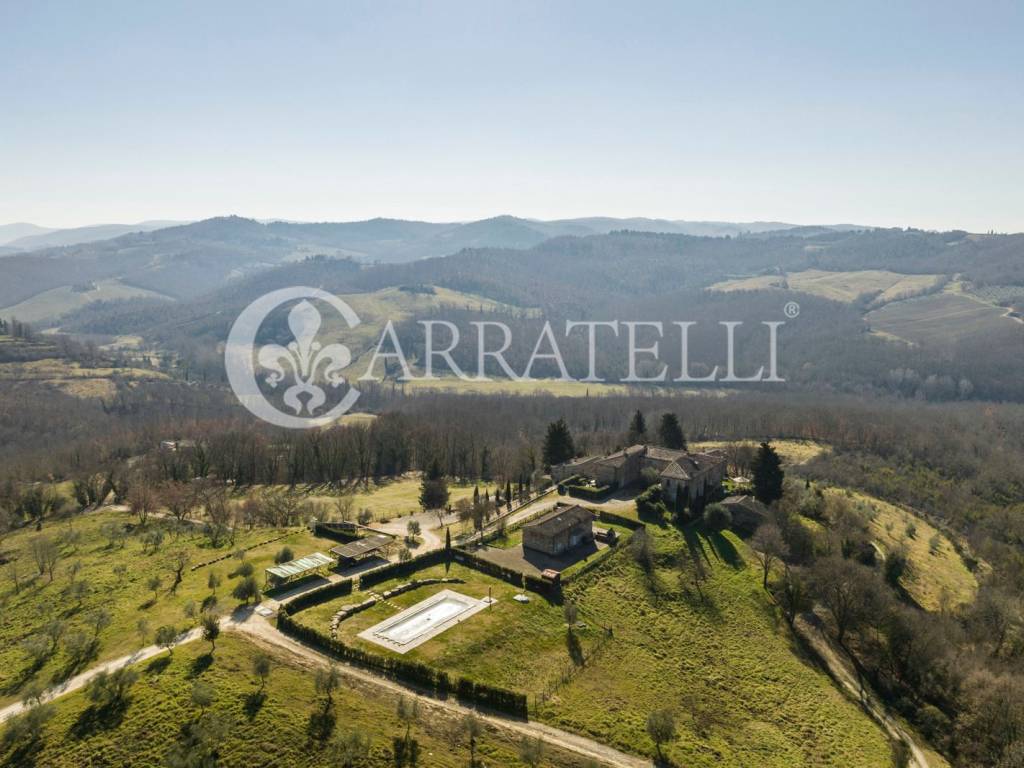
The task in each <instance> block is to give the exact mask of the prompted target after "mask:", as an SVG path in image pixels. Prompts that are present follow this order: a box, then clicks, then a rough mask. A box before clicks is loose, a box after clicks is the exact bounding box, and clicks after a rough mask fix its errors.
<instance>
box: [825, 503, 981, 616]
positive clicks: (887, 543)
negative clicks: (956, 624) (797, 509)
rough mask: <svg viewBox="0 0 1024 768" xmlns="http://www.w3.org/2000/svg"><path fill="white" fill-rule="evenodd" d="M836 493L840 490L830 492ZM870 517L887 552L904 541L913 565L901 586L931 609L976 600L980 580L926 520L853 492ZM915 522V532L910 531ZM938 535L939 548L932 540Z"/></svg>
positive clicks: (936, 539)
mask: <svg viewBox="0 0 1024 768" xmlns="http://www.w3.org/2000/svg"><path fill="white" fill-rule="evenodd" d="M831 492H833V493H837V492H838V491H835V490H833V491H831ZM850 494H851V498H852V500H853V501H855V502H857V503H859V504H860V505H862V506H863V507H864V508H865V511H866V512H867V513H868V517H869V518H870V520H871V535H872V536H873V537H874V538H875V540H876V541H877V542H878V544H879V545H880V546H881V547H882V549H883V550H884V551H886V552H888V551H890V550H892V549H893V548H895V547H897V546H900V545H901V544H902V545H903V546H905V547H906V548H907V556H908V561H909V564H910V567H909V568H908V570H907V572H906V573H905V574H904V575H903V576H902V578H901V579H900V584H901V586H902V587H903V588H904V589H905V590H906V591H907V593H908V594H909V595H910V596H911V597H912V598H913V599H914V601H915V602H917V604H918V605H920V606H921V607H922V608H925V609H926V610H929V611H937V610H940V609H941V608H943V607H946V608H954V607H956V606H959V605H964V604H966V603H970V602H973V600H974V596H975V594H976V593H977V591H978V580H977V579H976V578H975V576H974V574H973V573H971V572H970V571H969V570H968V568H967V566H966V565H964V561H963V559H962V558H961V557H960V555H959V554H958V553H957V551H956V549H955V548H954V547H953V544H952V543H951V542H950V541H949V539H948V538H946V536H945V535H943V534H942V533H940V532H939V531H938V530H937V529H935V528H934V527H933V526H931V525H930V524H929V523H928V522H926V521H925V520H922V519H921V518H919V517H917V516H915V515H912V514H911V513H910V512H907V511H906V510H903V509H900V508H899V507H897V506H895V505H893V504H889V503H888V502H885V501H882V500H881V499H876V498H875V497H873V496H868V495H867V494H864V493H859V492H852V491H851V492H850ZM911 524H913V527H914V529H915V530H914V535H913V536H910V535H909V533H908V526H910V525H911ZM933 537H937V538H935V542H936V545H937V546H936V547H935V548H934V550H933V548H932V546H931V543H932V540H933Z"/></svg>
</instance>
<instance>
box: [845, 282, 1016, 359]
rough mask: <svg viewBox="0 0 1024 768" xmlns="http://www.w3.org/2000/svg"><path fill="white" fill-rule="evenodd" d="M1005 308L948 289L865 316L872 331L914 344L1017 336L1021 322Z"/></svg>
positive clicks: (934, 344) (954, 342)
mask: <svg viewBox="0 0 1024 768" xmlns="http://www.w3.org/2000/svg"><path fill="white" fill-rule="evenodd" d="M1006 312H1007V310H1006V309H1003V308H1002V307H997V306H995V305H993V304H989V303H987V302H985V301H983V300H981V299H979V298H977V297H974V296H971V295H970V294H967V293H961V292H954V291H945V292H943V293H936V294H932V295H931V296H922V297H920V298H916V299H908V300H907V301H899V302H894V303H892V304H886V305H885V306H884V307H881V308H879V309H876V310H874V311H872V312H869V313H868V314H867V315H866V316H865V319H866V320H867V322H868V323H869V324H870V326H871V329H872V330H873V331H876V332H879V333H881V334H884V335H886V336H891V337H895V338H898V339H902V340H904V341H908V342H910V343H912V344H921V345H929V346H939V345H948V344H958V343H963V342H970V341H982V340H983V341H985V342H986V343H992V342H993V338H998V337H1001V338H1017V337H1018V336H1019V333H1020V330H1021V328H1020V323H1019V322H1018V321H1016V320H1014V319H1013V318H1010V317H1007V316H1006Z"/></svg>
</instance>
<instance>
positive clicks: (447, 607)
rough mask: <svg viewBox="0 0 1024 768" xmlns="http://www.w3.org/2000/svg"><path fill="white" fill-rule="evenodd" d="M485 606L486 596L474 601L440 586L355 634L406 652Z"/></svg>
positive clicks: (486, 602) (386, 646)
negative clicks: (422, 597)
mask: <svg viewBox="0 0 1024 768" xmlns="http://www.w3.org/2000/svg"><path fill="white" fill-rule="evenodd" d="M492 602H493V601H492ZM488 605H490V603H488V598H486V597H485V598H484V599H483V600H477V599H476V598H475V597H469V596H468V595H463V594H461V593H460V592H455V591H453V590H451V589H443V590H441V591H440V592H438V593H437V594H435V595H432V596H431V597H428V598H427V599H426V600H421V601H420V602H418V603H416V605H414V606H412V607H410V608H406V609H405V610H404V611H401V612H400V613H398V614H396V615H395V616H391V617H389V618H387V619H385V620H384V621H382V622H380V623H379V624H375V625H373V626H372V627H370V628H369V629H366V630H363V631H362V632H360V633H359V635H358V637H360V638H361V639H363V640H369V641H370V642H372V643H376V644H377V645H382V646H384V647H385V648H389V649H391V650H392V651H395V652H396V653H406V652H407V651H410V650H412V649H413V648H415V647H416V646H417V645H420V644H422V643H425V642H426V641H427V640H429V639H430V638H432V637H436V636H437V635H439V634H441V633H442V632H444V631H445V630H446V629H450V628H451V627H453V626H455V625H456V624H458V623H459V622H461V621H464V620H465V619H468V618H469V617H470V616H472V615H473V614H475V613H477V612H479V611H482V610H483V609H484V608H486V607H487V606H488Z"/></svg>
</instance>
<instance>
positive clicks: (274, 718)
mask: <svg viewBox="0 0 1024 768" xmlns="http://www.w3.org/2000/svg"><path fill="white" fill-rule="evenodd" d="M208 649H209V646H208V645H207V644H206V643H201V642H197V643H191V644H189V645H185V646H181V647H179V648H177V649H176V650H175V651H174V656H173V657H172V659H171V662H170V663H169V664H167V662H166V660H165V659H166V657H158V658H157V659H155V660H153V661H151V662H148V663H146V664H143V665H142V666H141V667H140V671H141V672H142V677H141V678H140V680H139V682H138V683H137V684H136V685H135V687H134V688H133V689H132V693H131V701H130V703H129V705H128V707H127V709H126V711H125V712H124V715H123V718H122V720H121V722H120V723H115V724H108V725H104V724H102V723H99V722H97V721H96V719H95V718H94V717H93V716H92V714H93V713H91V712H90V710H89V708H88V700H87V699H86V697H85V696H84V694H83V692H78V693H75V694H72V695H70V696H68V697H66V698H64V699H61V700H60V701H59V703H58V705H57V715H56V717H55V718H54V719H53V720H52V721H51V722H50V723H49V724H48V725H47V727H46V731H45V736H44V743H43V747H42V749H41V750H40V751H39V752H38V753H36V754H35V755H34V760H33V761H32V762H29V761H27V760H25V759H24V758H20V759H19V758H18V757H15V756H14V755H12V754H10V753H8V754H6V755H0V759H2V760H3V762H2V763H0V765H4V766H11V767H12V768H13V767H14V766H18V768H25V766H30V765H36V766H40V767H41V766H47V767H50V766H52V767H53V768H65V767H66V768H72V767H74V768H77V766H84V765H105V766H133V767H134V768H144V767H147V766H159V765H163V764H164V763H163V760H164V756H165V754H166V753H167V750H168V748H169V747H171V745H172V744H173V743H174V741H175V740H176V739H177V737H178V733H179V729H180V727H181V725H182V724H183V723H185V722H187V720H189V719H190V718H193V717H195V716H196V715H197V711H196V710H195V709H194V708H193V707H192V706H191V704H190V701H189V694H190V690H191V686H192V684H193V681H194V680H195V679H196V678H197V677H200V678H201V679H202V680H204V681H205V682H207V683H209V684H210V685H212V686H213V687H214V689H215V691H216V698H215V703H214V706H213V710H214V711H216V712H217V713H218V714H219V715H221V716H223V717H225V718H227V719H228V720H229V722H230V723H231V727H230V728H229V730H228V733H227V737H226V738H225V740H224V741H223V743H222V746H221V752H220V757H221V764H222V765H226V766H247V767H249V768H257V766H289V767H292V766H295V767H299V766H310V767H312V766H325V765H332V764H334V763H332V762H331V761H330V759H329V757H328V753H327V752H326V751H325V750H324V748H323V747H322V746H321V745H320V743H319V742H311V741H310V740H309V739H308V737H307V730H306V727H307V723H308V717H309V714H310V712H311V711H313V709H314V707H315V706H316V702H317V700H318V697H317V694H316V692H315V690H314V682H313V681H314V677H313V674H312V672H311V671H310V670H308V669H303V668H300V667H298V666H296V664H295V662H294V661H293V660H292V659H291V657H281V656H277V657H276V659H275V665H274V669H273V671H272V672H271V676H270V682H269V685H268V687H267V698H266V700H265V702H264V703H263V704H262V706H261V707H258V708H254V707H251V706H250V707H247V700H248V697H249V695H250V694H251V693H253V692H254V691H255V690H256V686H255V684H254V681H253V678H252V673H251V672H250V666H251V659H252V656H253V654H254V653H255V652H256V648H255V646H253V645H251V644H250V643H249V642H248V641H247V640H245V639H243V638H242V637H239V636H236V635H231V634H228V635H225V636H223V637H222V638H221V639H220V641H218V643H217V650H216V653H215V656H214V661H213V663H212V664H210V665H209V666H205V661H206V659H205V658H204V657H205V654H206V652H207V650H208ZM197 660H198V661H197ZM204 667H205V668H204ZM197 672H198V674H197ZM335 700H336V704H335V714H336V718H337V729H338V730H339V731H341V730H347V729H353V728H355V729H359V730H362V731H364V732H365V733H367V734H368V735H370V736H371V738H372V747H371V749H372V756H373V757H372V760H371V761H370V762H368V763H365V764H363V765H365V766H367V768H369V766H372V767H373V768H386V767H387V766H392V765H393V760H392V758H391V756H390V753H391V739H392V737H394V736H399V735H401V734H402V733H403V732H404V728H403V726H402V724H401V723H400V722H399V720H398V718H397V717H396V715H395V708H396V704H397V702H396V700H395V698H394V697H393V696H391V695H389V694H385V693H383V692H381V691H380V690H379V689H374V690H373V691H372V692H371V691H366V690H352V689H349V688H347V687H345V686H343V687H342V690H341V692H340V693H339V694H338V695H337V696H336V699H335ZM413 735H414V737H415V738H416V739H418V740H419V742H420V747H421V749H422V753H421V754H422V758H421V761H420V765H424V766H432V767H433V766H440V767H441V768H455V767H456V766H460V767H461V766H464V765H466V763H467V762H468V757H467V755H468V748H467V746H466V743H465V741H466V739H465V737H464V736H463V735H462V733H461V732H460V730H459V723H458V721H457V720H454V719H452V718H450V717H448V716H446V715H444V714H442V713H440V712H439V711H431V712H430V714H429V716H424V717H422V722H421V723H420V724H419V725H416V726H414V728H413ZM478 755H479V756H480V757H483V758H484V759H485V760H486V761H487V764H488V765H501V766H520V765H522V763H520V762H519V760H518V745H517V744H516V743H513V742H511V741H510V740H509V739H508V738H507V737H505V736H503V735H500V734H498V733H496V732H494V731H492V730H488V731H487V732H486V733H485V734H484V736H483V737H482V738H481V739H480V746H479V750H478ZM544 765H546V766H565V767H566V768H570V767H572V766H577V765H579V763H578V762H576V761H575V760H574V759H573V758H569V757H567V756H565V755H562V754H559V753H557V752H555V751H554V750H551V749H549V750H548V751H547V753H546V759H545V762H544Z"/></svg>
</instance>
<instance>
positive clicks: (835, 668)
mask: <svg viewBox="0 0 1024 768" xmlns="http://www.w3.org/2000/svg"><path fill="white" fill-rule="evenodd" d="M795 629H796V631H797V633H798V634H799V635H800V636H801V637H802V638H803V639H804V641H805V642H806V643H807V644H808V645H810V646H811V647H812V648H813V649H814V652H815V653H816V654H817V655H818V657H819V658H820V659H821V660H822V661H823V662H824V663H825V664H826V665H827V666H828V671H829V674H830V675H831V677H832V679H833V680H835V681H836V682H837V683H839V684H840V685H841V686H842V687H843V688H844V689H846V691H847V692H849V693H851V694H852V695H853V696H855V697H856V698H857V700H858V701H860V704H861V706H862V707H863V708H864V710H865V711H866V712H867V713H868V714H869V715H871V717H872V718H873V719H874V720H875V722H877V723H878V724H879V725H881V726H882V728H883V729H885V732H886V733H888V734H889V736H890V738H893V739H898V740H900V741H903V742H904V743H905V744H906V745H907V746H908V747H910V759H911V764H910V766H911V768H937V766H933V765H932V764H931V763H930V762H929V761H928V757H927V755H925V753H924V752H923V751H922V750H921V748H920V747H919V746H918V745H917V742H916V741H915V740H914V737H913V736H912V735H911V734H910V733H908V732H907V731H906V729H904V728H903V727H902V726H901V725H900V724H899V723H898V722H896V720H895V719H894V718H893V717H892V716H891V715H890V714H889V713H888V712H887V711H886V709H885V706H884V705H883V704H882V703H881V702H880V701H879V700H878V699H877V698H876V697H875V695H874V694H873V693H872V692H871V691H870V690H869V689H867V688H866V687H862V686H861V685H860V682H859V680H858V679H857V673H856V672H855V671H854V670H853V668H852V665H851V663H850V661H849V660H848V659H846V658H844V657H843V655H842V654H841V653H839V652H838V651H837V650H836V649H835V648H834V647H833V646H832V644H831V643H830V642H829V640H828V638H826V637H825V636H824V635H822V633H821V632H820V631H819V630H818V629H817V628H815V627H813V626H812V625H811V623H810V622H808V621H807V620H806V619H804V618H803V617H798V618H797V620H796V626H795Z"/></svg>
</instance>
